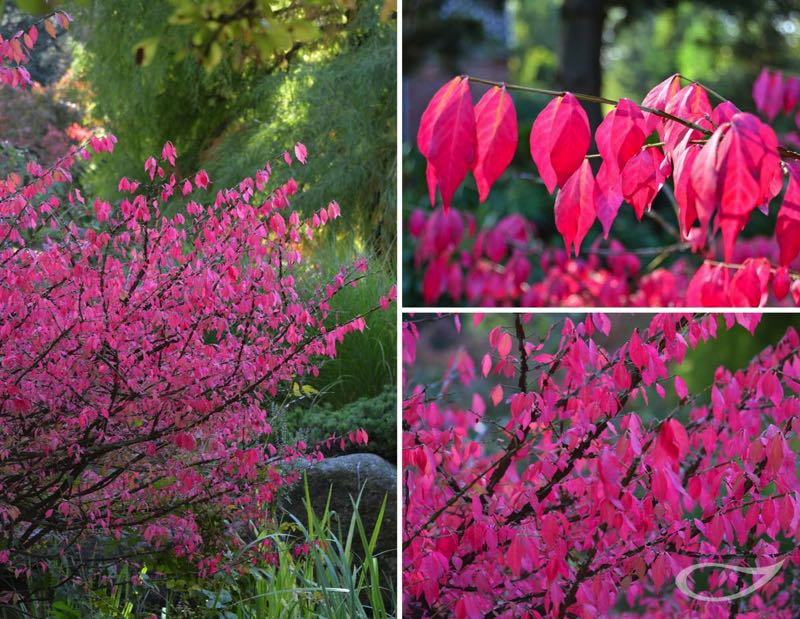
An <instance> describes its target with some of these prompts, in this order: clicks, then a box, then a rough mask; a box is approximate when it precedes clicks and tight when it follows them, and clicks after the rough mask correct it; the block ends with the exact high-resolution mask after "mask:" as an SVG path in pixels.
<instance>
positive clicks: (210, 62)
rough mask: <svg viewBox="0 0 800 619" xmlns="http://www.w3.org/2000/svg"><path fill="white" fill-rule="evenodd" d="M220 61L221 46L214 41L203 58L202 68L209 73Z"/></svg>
mask: <svg viewBox="0 0 800 619" xmlns="http://www.w3.org/2000/svg"><path fill="white" fill-rule="evenodd" d="M220 62H222V46H221V45H220V44H219V43H217V42H216V41H214V42H213V43H211V45H210V46H209V48H208V53H207V54H206V55H205V58H203V68H204V69H205V70H206V71H207V72H209V73H210V72H211V71H212V70H213V69H214V67H216V66H217V65H218V64H219V63H220Z"/></svg>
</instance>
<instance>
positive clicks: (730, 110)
mask: <svg viewBox="0 0 800 619" xmlns="http://www.w3.org/2000/svg"><path fill="white" fill-rule="evenodd" d="M741 111H742V110H740V109H739V108H738V107H736V106H735V105H734V104H733V103H731V102H730V101H723V102H722V103H720V104H719V105H717V107H715V108H714V110H713V111H712V112H711V122H712V123H714V125H715V126H717V127H719V126H720V125H721V124H722V123H726V122H728V121H730V119H731V118H733V116H734V114H738V113H739V112H741Z"/></svg>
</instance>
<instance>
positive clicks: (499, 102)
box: [473, 86, 518, 203]
mask: <svg viewBox="0 0 800 619" xmlns="http://www.w3.org/2000/svg"><path fill="white" fill-rule="evenodd" d="M475 124H476V126H477V134H478V159H477V163H476V164H475V169H474V170H473V174H474V176H475V182H476V183H477V185H478V194H479V196H480V201H481V203H483V202H484V201H485V200H486V198H487V196H488V195H489V190H490V189H491V188H492V185H493V184H494V182H495V181H496V180H497V179H498V178H500V175H501V174H502V173H503V171H504V170H505V169H506V168H507V167H508V164H510V163H511V160H512V159H513V158H514V153H515V152H516V150H517V139H518V136H517V112H516V110H515V109H514V103H513V101H512V100H511V97H510V96H509V95H508V93H507V92H506V90H505V88H502V89H501V88H498V87H497V86H495V87H493V88H492V89H490V90H489V91H488V92H487V93H486V94H485V95H483V97H482V98H481V100H480V101H478V105H476V106H475Z"/></svg>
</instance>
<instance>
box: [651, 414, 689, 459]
mask: <svg viewBox="0 0 800 619" xmlns="http://www.w3.org/2000/svg"><path fill="white" fill-rule="evenodd" d="M687 451H689V435H688V434H687V433H686V428H684V427H683V425H681V422H680V421H677V420H675V419H667V420H666V421H665V422H664V423H663V424H661V429H660V430H659V431H658V439H657V440H656V452H660V455H661V456H665V457H667V458H668V459H669V460H671V461H672V463H673V464H677V463H678V461H679V460H680V459H681V458H682V457H683V456H685V455H686V452H687Z"/></svg>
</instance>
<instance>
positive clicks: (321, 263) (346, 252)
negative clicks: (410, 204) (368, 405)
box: [299, 219, 397, 408]
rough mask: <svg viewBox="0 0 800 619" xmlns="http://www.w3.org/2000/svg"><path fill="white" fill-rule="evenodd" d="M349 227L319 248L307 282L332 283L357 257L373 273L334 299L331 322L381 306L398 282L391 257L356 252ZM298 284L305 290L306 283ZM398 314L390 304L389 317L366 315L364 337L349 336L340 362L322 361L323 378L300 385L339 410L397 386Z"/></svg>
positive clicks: (340, 349) (305, 379)
mask: <svg viewBox="0 0 800 619" xmlns="http://www.w3.org/2000/svg"><path fill="white" fill-rule="evenodd" d="M345 227H346V222H345V220H344V219H342V220H339V222H337V224H336V225H334V226H332V227H331V232H334V231H335V232H342V233H341V234H339V235H338V236H336V237H331V236H329V237H327V238H325V239H324V240H323V241H322V243H321V244H320V245H319V246H317V247H316V248H315V251H314V259H313V262H311V263H309V264H307V268H308V270H309V276H310V277H309V282H314V281H318V279H317V278H319V277H321V278H322V279H323V281H330V280H331V279H332V278H333V277H334V276H335V275H336V272H337V271H336V269H337V268H338V265H341V264H352V263H353V261H354V260H355V259H356V257H357V256H366V259H367V263H368V265H369V267H368V269H369V270H368V272H367V275H366V277H365V279H363V280H362V281H360V282H359V284H358V285H357V286H356V287H355V288H345V289H343V290H342V291H340V292H339V293H337V294H336V296H335V297H334V298H333V299H332V300H331V314H332V318H333V317H335V315H336V314H339V315H342V316H355V315H360V314H364V313H366V312H368V311H369V310H371V309H373V308H374V307H376V306H377V304H378V299H379V298H380V297H381V296H384V295H386V294H387V293H388V292H389V289H390V288H391V286H392V284H394V282H395V275H394V265H393V262H394V260H393V257H391V258H390V257H387V258H379V257H377V256H375V255H374V254H370V253H369V252H367V251H366V249H365V248H363V247H359V245H360V244H359V243H356V247H353V245H352V243H353V240H354V239H353V235H352V234H351V232H350V231H349V230H345ZM337 228H338V229H337ZM359 250H360V251H359ZM299 283H300V284H301V286H302V285H303V281H302V280H300V281H299ZM301 289H302V288H301ZM395 311H396V305H395V304H392V305H391V306H389V309H388V310H387V311H380V310H379V311H375V312H372V313H371V314H370V315H368V316H367V317H366V323H367V328H366V329H365V330H364V332H363V333H358V332H355V333H350V334H348V336H347V337H346V338H345V340H344V342H342V343H341V344H340V345H339V346H338V348H337V355H336V358H335V359H325V360H324V362H323V365H322V366H321V368H320V374H319V377H318V378H312V377H308V376H305V377H303V378H302V381H301V382H302V383H303V384H309V385H311V386H312V387H315V388H316V389H318V390H319V391H321V392H322V393H323V397H324V402H327V403H329V404H331V405H332V406H333V407H335V408H336V407H341V406H344V405H345V404H347V403H349V402H352V401H354V400H357V399H358V398H363V397H372V396H376V395H378V394H380V393H381V392H382V390H383V388H384V385H389V384H391V385H394V384H395V367H396V366H395V358H396V356H395V355H396V350H397V326H396V316H397V314H396V313H395ZM351 312H352V313H351ZM331 322H333V320H332V321H331Z"/></svg>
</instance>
